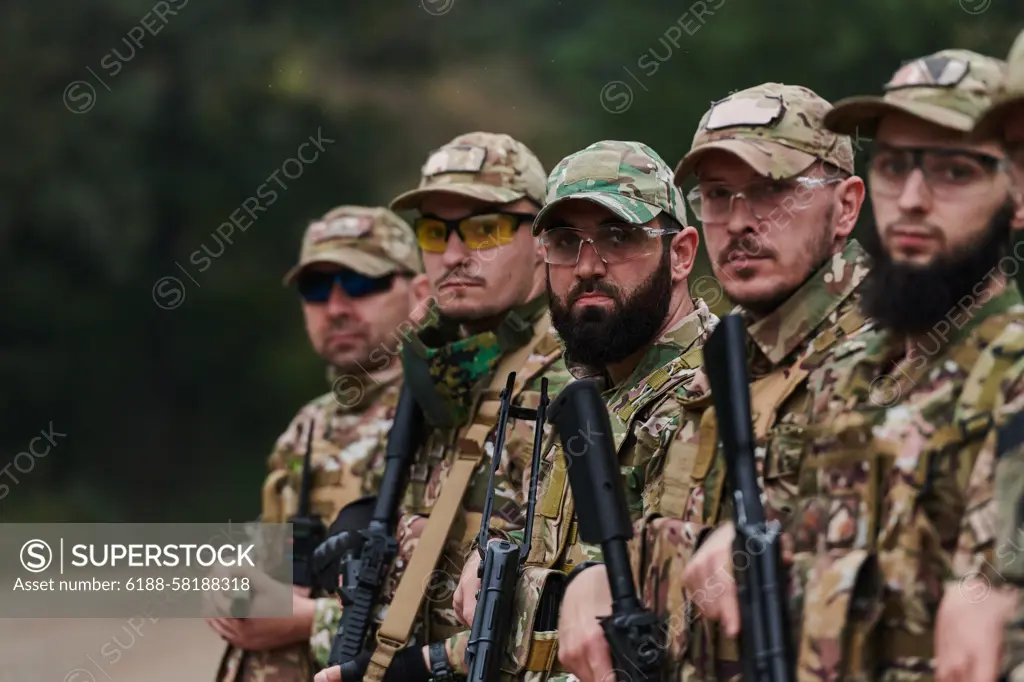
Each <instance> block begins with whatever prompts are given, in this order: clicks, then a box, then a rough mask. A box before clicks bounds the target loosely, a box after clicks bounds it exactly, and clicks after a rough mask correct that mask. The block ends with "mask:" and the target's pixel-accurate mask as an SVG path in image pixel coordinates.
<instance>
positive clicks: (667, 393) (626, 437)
mask: <svg viewBox="0 0 1024 682" xmlns="http://www.w3.org/2000/svg"><path fill="white" fill-rule="evenodd" d="M702 362H703V356H702V354H701V348H700V347H699V346H697V347H695V348H692V349H691V350H689V351H687V352H686V353H685V354H683V355H681V356H679V357H677V358H675V359H674V360H673V361H672V362H671V363H668V364H667V365H665V366H664V367H661V368H659V369H658V370H656V371H654V372H653V373H652V374H651V375H649V376H648V377H646V378H645V379H644V381H643V382H642V384H641V385H640V386H638V388H640V389H641V390H640V392H639V394H638V395H637V396H636V397H635V398H634V399H632V400H630V401H627V402H625V403H624V404H622V405H621V406H618V407H617V408H615V409H612V414H613V415H614V416H615V417H617V418H618V419H619V420H620V421H621V422H622V423H623V424H624V425H625V428H624V429H622V430H620V431H618V432H616V433H614V434H613V437H614V441H615V449H616V453H617V454H618V455H619V457H620V458H621V457H622V455H623V453H624V452H626V451H627V450H628V449H629V448H631V447H634V445H636V444H639V443H641V442H642V441H643V439H648V438H650V439H655V438H656V437H655V436H654V435H651V434H649V433H646V432H643V431H642V430H639V429H637V428H636V425H637V423H638V422H639V421H641V420H643V419H645V418H646V417H647V416H648V415H651V414H652V413H654V412H655V411H657V410H658V409H659V408H660V407H661V406H662V405H664V404H665V403H666V402H668V401H670V400H676V399H678V397H679V396H680V395H683V394H684V392H685V390H686V389H685V386H684V383H687V380H688V379H690V378H692V376H693V374H692V372H687V371H686V370H693V369H696V368H698V367H700V366H701V364H702ZM638 431H639V432H638ZM552 443H553V444H552V447H553V449H554V460H553V466H552V467H551V469H550V470H549V472H548V477H547V484H546V488H545V489H544V491H543V493H542V495H541V497H540V499H538V502H537V514H538V516H539V517H540V518H539V519H538V523H536V524H535V526H534V533H533V536H532V538H531V545H530V547H531V549H530V556H529V557H528V560H527V568H526V569H525V571H524V575H523V576H522V577H521V578H520V580H519V583H518V586H517V589H516V610H515V613H516V618H517V624H516V628H515V631H516V647H515V651H514V655H513V656H512V657H511V660H510V657H509V656H506V659H505V664H506V665H505V667H504V668H503V672H505V673H508V674H512V675H515V676H517V677H518V678H520V679H525V680H526V682H532V681H533V680H543V679H544V678H545V677H546V675H547V674H549V673H554V672H564V671H563V669H562V668H561V666H560V665H559V664H558V661H557V652H558V637H557V634H558V633H557V631H553V630H549V631H536V630H535V629H534V625H535V623H536V617H537V607H538V605H539V602H540V595H541V594H542V593H543V591H544V589H545V587H546V586H547V585H548V584H549V581H551V580H553V579H562V578H564V576H565V575H566V574H567V573H569V572H570V571H571V570H572V569H573V568H574V566H575V565H576V563H575V562H574V561H573V557H572V554H571V553H572V549H573V547H574V546H576V544H577V540H578V531H577V523H576V520H575V516H574V513H575V503H574V501H573V499H572V491H571V489H570V488H569V485H568V476H567V471H568V466H569V465H567V464H566V463H565V462H566V460H565V454H564V453H563V451H562V445H561V443H560V442H558V441H557V440H556V439H555V438H554V435H552ZM650 445H652V446H653V447H651V448H650V449H651V451H652V452H653V453H654V456H655V457H657V455H658V453H659V452H661V447H660V445H655V444H654V443H651V444H650ZM621 473H622V482H623V485H624V487H625V488H626V491H627V494H626V498H627V501H628V504H629V508H630V512H631V514H632V515H636V516H638V515H640V514H642V513H643V501H642V499H641V492H642V491H643V489H644V486H645V483H646V481H645V480H644V471H643V469H642V468H641V467H638V466H622V467H621ZM651 503H652V504H653V505H655V506H656V505H657V504H658V502H657V500H652V501H651ZM542 524H545V525H546V526H547V528H548V529H552V528H553V529H554V533H553V534H554V537H555V542H554V545H553V546H549V547H546V546H545V545H544V541H543V535H544V533H543V529H542V528H541V526H542ZM559 577H560V578H559Z"/></svg>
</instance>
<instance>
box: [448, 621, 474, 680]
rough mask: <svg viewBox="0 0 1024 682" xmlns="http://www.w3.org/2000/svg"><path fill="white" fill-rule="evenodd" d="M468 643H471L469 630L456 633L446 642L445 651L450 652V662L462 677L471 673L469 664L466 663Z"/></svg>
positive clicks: (456, 672)
mask: <svg viewBox="0 0 1024 682" xmlns="http://www.w3.org/2000/svg"><path fill="white" fill-rule="evenodd" d="M467 644H469V630H463V631H462V632H457V633H455V634H454V635H452V636H451V637H449V638H448V639H447V640H445V643H444V648H445V651H446V652H447V653H448V664H449V665H451V667H452V670H454V671H455V674H456V675H459V676H460V677H465V676H466V674H467V673H469V666H468V665H467V664H466V645H467Z"/></svg>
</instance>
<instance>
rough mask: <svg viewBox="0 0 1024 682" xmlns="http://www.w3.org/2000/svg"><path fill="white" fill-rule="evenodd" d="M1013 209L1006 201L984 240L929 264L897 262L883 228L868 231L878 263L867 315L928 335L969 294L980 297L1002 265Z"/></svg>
mask: <svg viewBox="0 0 1024 682" xmlns="http://www.w3.org/2000/svg"><path fill="white" fill-rule="evenodd" d="M1013 213H1014V209H1013V205H1012V203H1011V202H1007V203H1006V204H1004V205H1003V206H1002V207H1001V208H1000V209H999V210H998V211H997V212H996V214H995V215H994V216H992V219H991V220H990V221H989V224H988V227H987V228H986V230H985V234H984V235H983V236H982V241H981V242H980V243H979V244H977V245H976V246H973V247H971V248H970V249H969V250H967V251H964V252H963V253H957V254H954V255H952V256H947V255H943V256H939V257H938V258H936V259H935V262H933V263H931V264H929V265H924V266H922V265H914V264H911V263H896V262H893V260H892V258H891V257H890V256H889V253H888V252H887V251H886V250H885V247H884V245H883V244H882V239H881V236H880V235H879V234H878V229H877V228H876V227H872V228H871V229H869V230H868V231H867V234H866V235H865V238H864V240H863V241H864V250H865V251H867V252H868V254H869V255H870V256H871V258H872V260H873V261H874V262H873V265H872V268H871V271H870V272H869V273H868V275H867V277H866V278H865V279H864V283H863V285H862V288H861V308H862V310H863V311H864V313H865V315H867V316H869V317H871V318H874V320H875V321H876V322H877V323H878V324H879V325H880V326H881V327H883V328H885V329H889V330H892V331H893V332H896V333H897V334H904V335H918V334H924V333H927V332H928V331H929V330H931V329H932V328H933V327H934V326H935V325H936V324H937V323H938V322H939V321H940V320H942V319H943V318H944V317H946V316H947V315H949V314H950V312H951V311H953V310H954V309H956V308H957V307H958V306H960V305H961V302H962V301H963V299H964V298H971V297H972V296H975V295H977V292H975V291H974V290H975V289H976V288H977V285H978V284H979V283H980V282H981V281H982V280H984V279H985V278H986V277H989V276H990V275H991V273H992V272H993V270H994V269H995V268H996V267H997V266H998V265H999V260H1000V259H1001V258H1002V257H1003V256H1004V255H1005V254H1006V252H1007V249H1008V248H1009V245H1010V229H1011V227H1010V226H1011V221H1012V220H1013Z"/></svg>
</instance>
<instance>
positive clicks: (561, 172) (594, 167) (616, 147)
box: [533, 140, 690, 235]
mask: <svg viewBox="0 0 1024 682" xmlns="http://www.w3.org/2000/svg"><path fill="white" fill-rule="evenodd" d="M566 199H584V200H586V201H591V202H593V203H595V204H598V205H600V206H604V207H605V208H607V209H608V210H609V211H611V212H612V213H614V214H615V215H617V216H619V217H620V218H622V219H623V220H625V221H627V222H629V223H632V224H633V225H641V224H643V223H646V222H648V221H650V220H653V219H654V218H655V217H656V216H657V215H658V214H659V213H661V212H662V211H665V212H666V213H668V214H669V215H671V216H672V217H673V218H675V219H676V220H677V221H679V224H680V225H689V224H690V223H689V221H688V220H687V218H686V204H685V203H684V201H683V195H682V194H681V193H680V192H679V188H678V187H676V186H675V185H674V184H672V169H671V168H669V166H668V164H667V163H665V161H664V160H663V159H662V158H661V157H660V156H658V154H657V152H655V151H654V150H653V149H651V148H650V147H648V146H647V145H645V144H643V143H640V142H621V141H619V140H604V141H603V142H595V143H594V144H592V145H590V146H589V147H587V148H586V149H584V150H582V151H578V152H576V153H575V154H570V155H569V156H567V157H565V158H564V159H562V160H561V161H559V162H558V165H557V166H555V169H554V170H553V171H551V175H550V176H549V177H548V193H547V203H546V204H545V205H544V208H543V209H541V212H540V213H538V214H537V219H536V220H535V221H534V223H533V233H534V234H535V235H536V234H539V233H540V232H541V230H542V229H543V227H542V221H543V220H544V216H547V215H551V214H550V210H551V208H552V207H553V206H556V205H558V204H559V203H560V202H564V201H565V200H566Z"/></svg>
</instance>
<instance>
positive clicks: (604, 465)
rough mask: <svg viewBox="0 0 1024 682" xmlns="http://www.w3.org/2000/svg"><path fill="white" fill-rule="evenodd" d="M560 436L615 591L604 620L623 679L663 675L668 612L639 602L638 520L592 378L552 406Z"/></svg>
mask: <svg viewBox="0 0 1024 682" xmlns="http://www.w3.org/2000/svg"><path fill="white" fill-rule="evenodd" d="M551 422H552V423H553V424H554V425H555V428H556V429H557V430H558V437H559V439H560V440H561V441H562V449H563V451H564V453H565V458H566V466H567V467H568V469H569V485H570V487H571V489H572V495H573V498H574V499H575V500H576V522H577V523H578V524H579V537H580V539H582V540H583V541H584V542H587V543H591V544H600V545H601V551H602V552H603V553H604V564H605V568H606V569H607V571H608V583H609V587H610V588H611V593H612V613H611V615H610V616H605V617H603V618H602V619H601V627H602V628H603V629H604V636H605V639H606V640H608V648H609V649H610V650H611V655H612V663H613V664H614V666H615V669H616V670H615V672H616V677H617V679H618V680H619V682H641V681H645V680H657V679H659V677H660V675H661V667H662V659H663V652H664V649H665V646H664V636H665V627H664V619H663V618H659V617H658V616H657V615H656V614H655V613H654V612H652V611H650V610H648V609H645V608H644V607H642V606H641V605H640V600H639V599H638V598H637V595H636V589H635V587H634V586H633V571H632V569H631V568H630V565H629V548H628V542H629V539H630V538H632V537H633V524H632V522H631V521H630V517H629V509H628V507H627V506H626V494H625V490H624V486H623V482H622V474H621V472H620V469H619V462H618V457H617V456H616V452H615V443H614V441H613V440H612V426H611V420H610V419H609V417H608V407H607V406H606V405H605V403H604V401H603V400H602V399H601V392H600V389H599V388H598V387H597V384H596V383H595V382H594V381H593V380H580V381H575V382H572V383H570V384H569V385H567V386H566V387H565V388H564V389H563V390H562V392H561V393H560V394H559V396H558V397H557V398H556V399H555V401H554V403H552V405H551ZM570 458H571V461H570Z"/></svg>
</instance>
